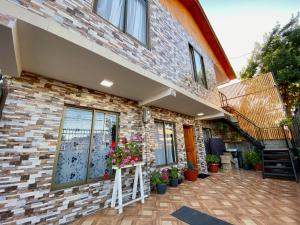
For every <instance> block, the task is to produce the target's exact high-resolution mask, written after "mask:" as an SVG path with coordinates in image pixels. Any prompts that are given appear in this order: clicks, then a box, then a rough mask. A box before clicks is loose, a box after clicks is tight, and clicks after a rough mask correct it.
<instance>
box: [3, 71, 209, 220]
mask: <svg viewBox="0 0 300 225" xmlns="http://www.w3.org/2000/svg"><path fill="white" fill-rule="evenodd" d="M9 86H10V91H9V94H8V98H7V101H6V105H5V108H4V111H3V117H2V120H1V121H0V168H1V171H0V196H1V197H0V200H1V201H0V221H1V223H3V224H15V223H17V224H25V223H32V224H35V223H41V224H52V223H53V224H57V223H66V222H70V221H73V220H75V219H76V218H79V217H81V216H84V215H88V214H90V213H92V212H94V211H95V210H97V209H101V208H105V207H107V206H108V204H109V202H110V198H111V192H112V182H111V181H100V182H95V183H90V184H85V185H81V186H74V187H72V188H66V189H62V190H56V191H51V189H50V187H51V181H52V173H53V166H54V158H55V154H56V147H57V144H58V134H59V126H60V121H61V117H62V113H63V107H64V104H71V105H74V106H85V107H91V108H95V109H103V110H108V111H114V112H119V113H120V115H119V121H120V123H119V136H120V137H129V136H130V135H131V134H132V133H137V132H140V133H142V134H143V135H144V138H145V144H144V149H143V160H144V161H145V162H146V166H145V168H144V177H145V186H146V191H145V192H146V194H149V191H150V185H149V172H150V171H152V170H154V169H155V155H154V149H155V135H154V118H156V119H163V120H168V121H173V122H175V123H176V140H177V151H178V156H179V157H178V158H179V162H178V167H180V168H182V167H184V166H185V165H186V158H185V157H186V155H185V147H184V137H183V128H182V125H183V124H189V125H195V134H196V137H195V140H196V141H197V142H196V146H197V150H198V162H199V166H200V168H201V170H202V172H206V164H205V161H204V157H205V156H204V154H203V143H202V134H201V130H202V128H201V123H199V122H197V124H196V123H195V121H194V118H192V117H188V116H184V115H180V114H178V113H174V112H170V111H167V110H164V109H159V108H151V113H152V116H151V120H150V122H149V123H148V124H143V123H142V117H141V113H142V108H141V107H138V105H137V103H136V102H134V101H131V100H128V99H124V98H120V97H116V96H112V95H108V94H105V93H101V92H96V91H92V90H88V89H86V88H82V87H79V86H75V85H72V84H67V83H63V82H59V81H55V80H50V79H47V78H43V77H41V76H37V75H34V74H30V73H23V74H22V76H21V77H20V78H10V79H9ZM124 176H125V177H126V178H125V179H124V183H123V186H124V189H125V192H127V193H129V192H130V190H131V185H132V179H133V177H132V175H131V174H130V172H129V171H126V172H125V175H124Z"/></svg>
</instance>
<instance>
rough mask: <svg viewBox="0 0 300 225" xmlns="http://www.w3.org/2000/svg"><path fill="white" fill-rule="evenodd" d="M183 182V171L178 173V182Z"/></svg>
mask: <svg viewBox="0 0 300 225" xmlns="http://www.w3.org/2000/svg"><path fill="white" fill-rule="evenodd" d="M182 182H183V176H182V171H181V172H180V173H178V184H181V183H182Z"/></svg>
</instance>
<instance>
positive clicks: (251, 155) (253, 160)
mask: <svg viewBox="0 0 300 225" xmlns="http://www.w3.org/2000/svg"><path fill="white" fill-rule="evenodd" d="M245 161H246V163H247V164H248V165H252V166H255V165H256V164H258V163H261V156H260V154H259V153H258V152H257V151H253V150H250V151H247V152H246V153H245Z"/></svg>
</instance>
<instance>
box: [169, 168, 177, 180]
mask: <svg viewBox="0 0 300 225" xmlns="http://www.w3.org/2000/svg"><path fill="white" fill-rule="evenodd" d="M169 176H170V178H171V179H177V178H178V170H177V168H176V167H171V168H170V169H169Z"/></svg>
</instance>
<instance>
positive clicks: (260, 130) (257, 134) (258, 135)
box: [219, 91, 287, 142]
mask: <svg viewBox="0 0 300 225" xmlns="http://www.w3.org/2000/svg"><path fill="white" fill-rule="evenodd" d="M219 96H220V100H221V107H222V108H223V109H225V110H226V111H228V112H230V113H232V114H233V115H234V116H235V117H236V119H237V121H238V123H239V124H240V123H241V122H242V121H245V122H246V123H248V124H249V127H253V129H251V128H250V129H247V130H245V131H247V132H248V133H249V134H250V135H251V136H252V137H254V138H255V139H257V140H258V141H261V142H263V140H264V136H265V135H264V133H267V134H268V132H265V131H268V130H272V129H276V130H278V132H280V133H282V135H283V137H284V138H285V139H287V137H286V133H285V131H284V130H282V129H281V127H259V126H258V125H257V124H256V123H255V122H254V121H252V120H251V119H249V118H248V117H246V116H245V115H243V114H242V113H240V112H239V111H237V110H236V109H235V108H234V107H232V106H231V105H229V103H228V99H227V96H226V95H225V94H223V93H222V92H220V91H219Z"/></svg>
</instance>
